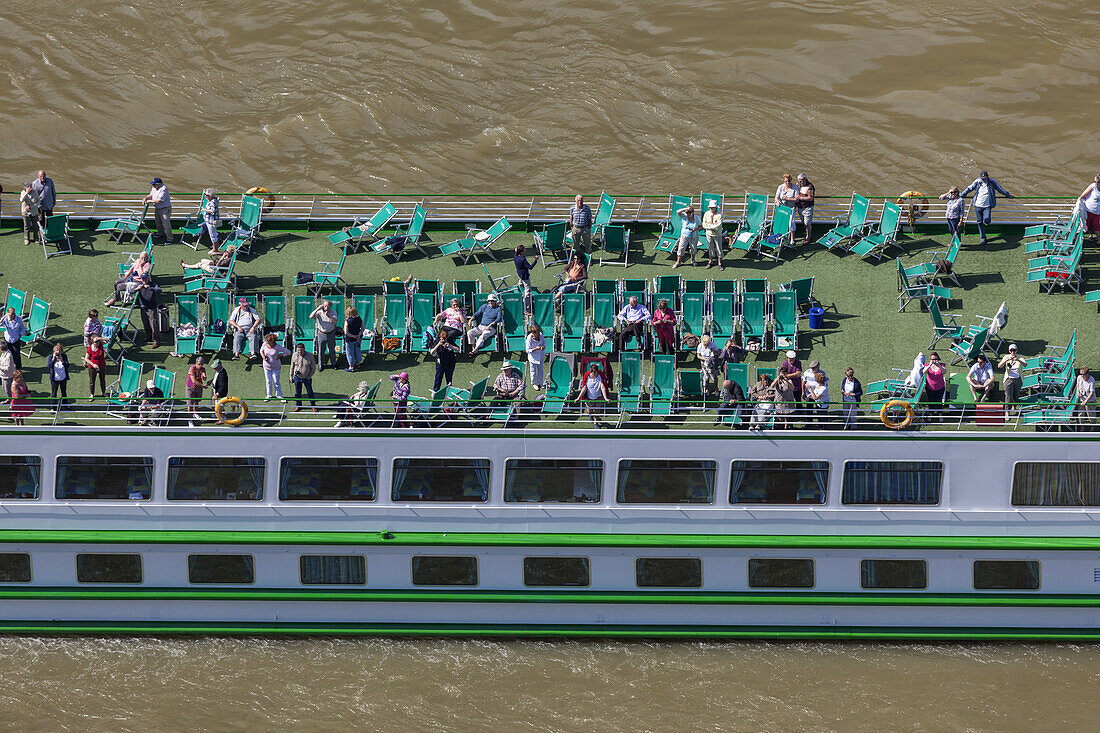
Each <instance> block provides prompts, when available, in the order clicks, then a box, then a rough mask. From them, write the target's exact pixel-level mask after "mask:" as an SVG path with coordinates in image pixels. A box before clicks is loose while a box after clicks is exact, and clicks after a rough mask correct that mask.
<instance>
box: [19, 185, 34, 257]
mask: <svg viewBox="0 0 1100 733" xmlns="http://www.w3.org/2000/svg"><path fill="white" fill-rule="evenodd" d="M19 210H20V213H21V214H22V215H23V244H30V243H31V239H34V240H37V239H38V194H37V193H35V192H34V187H33V186H32V185H31V184H30V183H25V184H23V192H22V193H20V194H19Z"/></svg>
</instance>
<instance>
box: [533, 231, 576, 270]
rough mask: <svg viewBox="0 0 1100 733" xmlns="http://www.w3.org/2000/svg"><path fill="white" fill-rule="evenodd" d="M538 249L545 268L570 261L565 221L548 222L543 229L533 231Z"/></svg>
mask: <svg viewBox="0 0 1100 733" xmlns="http://www.w3.org/2000/svg"><path fill="white" fill-rule="evenodd" d="M531 236H532V237H533V238H534V240H535V247H536V248H537V249H538V253H539V259H540V260H541V261H542V267H543V269H546V266H547V265H558V264H561V263H563V262H568V261H569V248H568V247H566V246H565V222H564V221H557V222H554V223H553V224H547V225H546V226H544V227H543V228H542V231H541V232H540V231H534V232H531Z"/></svg>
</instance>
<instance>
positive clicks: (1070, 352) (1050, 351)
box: [1024, 328, 1077, 371]
mask: <svg viewBox="0 0 1100 733" xmlns="http://www.w3.org/2000/svg"><path fill="white" fill-rule="evenodd" d="M1076 357H1077V329H1076V328H1075V329H1073V333H1072V334H1071V335H1070V337H1069V342H1068V343H1066V345H1065V346H1048V347H1047V350H1046V353H1045V354H1042V355H1041V356H1033V357H1031V358H1029V359H1025V360H1024V369H1025V370H1027V371H1034V370H1036V369H1040V370H1042V369H1047V368H1055V369H1057V368H1061V367H1063V366H1065V365H1066V364H1072V363H1073V360H1074V359H1075V358H1076Z"/></svg>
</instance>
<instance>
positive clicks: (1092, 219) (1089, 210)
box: [1077, 174, 1100, 242]
mask: <svg viewBox="0 0 1100 733" xmlns="http://www.w3.org/2000/svg"><path fill="white" fill-rule="evenodd" d="M1077 199H1078V200H1079V201H1080V202H1081V206H1083V207H1084V208H1085V231H1087V232H1088V233H1089V234H1091V235H1092V237H1091V239H1090V241H1092V242H1096V240H1097V238H1098V237H1100V174H1097V175H1096V176H1095V177H1093V179H1092V183H1090V184H1089V187H1088V188H1086V189H1085V190H1084V191H1083V192H1082V193H1081V195H1080V196H1078V197H1077Z"/></svg>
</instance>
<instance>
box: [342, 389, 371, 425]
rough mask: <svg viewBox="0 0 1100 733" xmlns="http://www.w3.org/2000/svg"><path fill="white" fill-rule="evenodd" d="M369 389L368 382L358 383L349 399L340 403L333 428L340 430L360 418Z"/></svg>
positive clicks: (365, 404)
mask: <svg viewBox="0 0 1100 733" xmlns="http://www.w3.org/2000/svg"><path fill="white" fill-rule="evenodd" d="M370 388H371V385H370V382H360V383H359V386H358V387H356V388H355V391H354V392H352V394H351V397H348V398H347V400H345V401H343V402H341V403H340V412H338V413H337V415H336V424H335V425H334V426H333V427H336V428H342V427H345V426H347V425H351V424H352V423H354V422H356V421H357V420H358V419H359V418H360V417H361V416H362V414H363V408H365V407H366V406H367V395H368V394H370Z"/></svg>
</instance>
